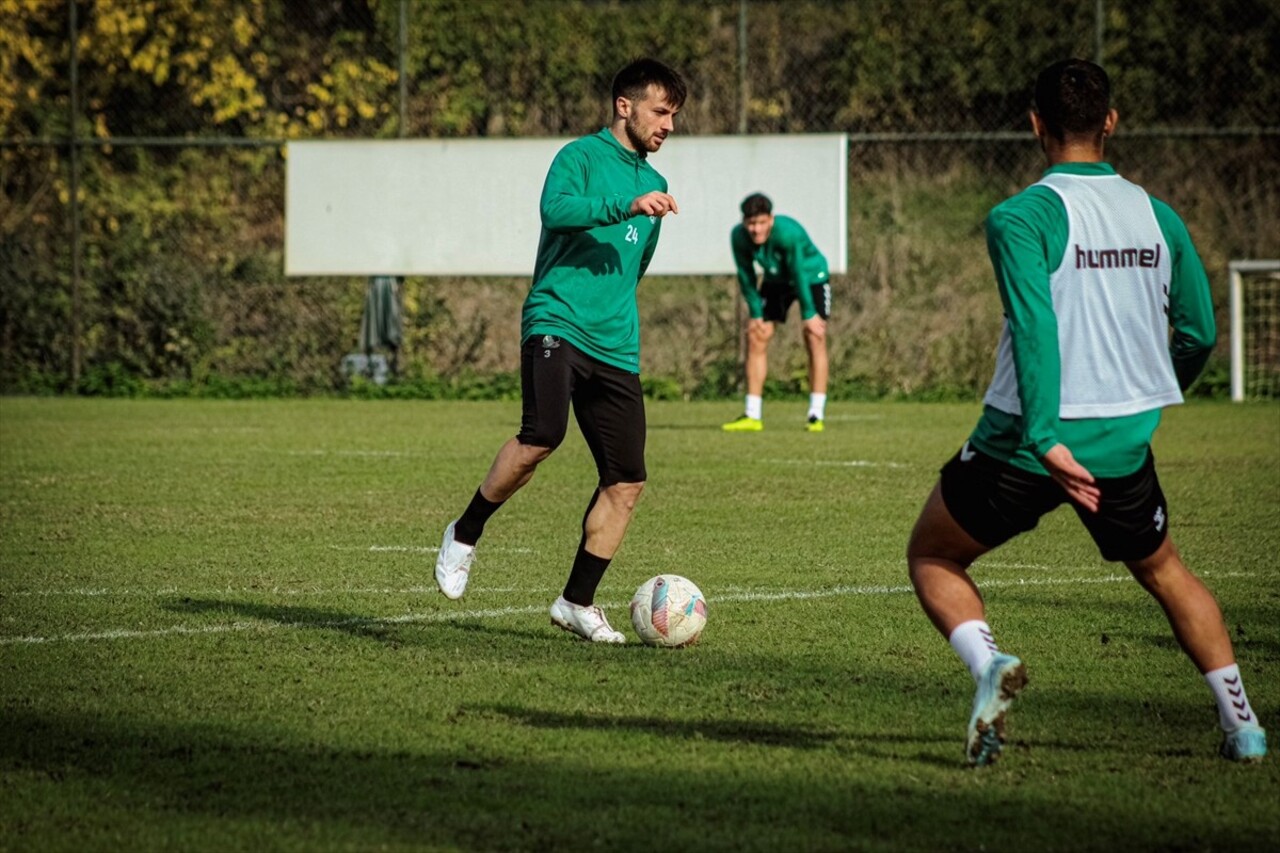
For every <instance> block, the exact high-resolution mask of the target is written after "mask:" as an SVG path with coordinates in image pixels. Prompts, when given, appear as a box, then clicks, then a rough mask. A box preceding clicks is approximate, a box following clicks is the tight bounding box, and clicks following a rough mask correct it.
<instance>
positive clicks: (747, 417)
mask: <svg viewBox="0 0 1280 853" xmlns="http://www.w3.org/2000/svg"><path fill="white" fill-rule="evenodd" d="M773 331H774V324H773V323H771V322H769V321H768V320H761V319H752V320H748V321H747V332H746V335H747V365H746V367H747V401H746V411H745V412H744V413H743V415H742V416H741V417H739V418H738V419H736V420H732V421H729V422H728V423H727V424H725V425H724V427H723V429H724V431H725V432H759V431H760V430H762V429H764V420H763V416H762V405H763V404H762V398H763V396H764V380H765V377H766V376H768V374H769V341H771V340H772V339H773Z"/></svg>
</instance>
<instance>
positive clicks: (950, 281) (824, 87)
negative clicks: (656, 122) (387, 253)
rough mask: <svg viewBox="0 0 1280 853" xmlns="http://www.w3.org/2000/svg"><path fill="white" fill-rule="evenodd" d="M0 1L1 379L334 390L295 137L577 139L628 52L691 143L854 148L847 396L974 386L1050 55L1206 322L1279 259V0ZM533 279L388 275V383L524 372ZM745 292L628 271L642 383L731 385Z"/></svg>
mask: <svg viewBox="0 0 1280 853" xmlns="http://www.w3.org/2000/svg"><path fill="white" fill-rule="evenodd" d="M0 11H2V12H3V14H0V391H4V392H38V391H46V390H53V391H58V390H77V391H81V392H88V393H122V392H134V391H139V390H146V391H147V392H149V393H164V392H170V393H227V394H232V393H275V392H280V391H302V392H317V391H327V390H332V389H335V388H342V387H346V386H347V383H348V382H349V380H348V378H347V377H344V376H343V374H342V372H341V367H340V365H341V364H342V359H343V356H344V355H345V354H347V353H348V352H350V351H351V350H353V349H354V348H355V347H356V345H357V336H358V332H359V327H360V311H361V306H362V301H363V296H364V289H365V281H364V280H356V279H352V278H286V277H285V276H284V275H283V262H282V255H283V233H284V228H283V207H284V205H283V199H284V157H285V151H286V148H285V146H286V143H287V141H288V140H290V139H302V138H307V139H310V138H335V137H342V138H394V137H401V136H405V137H463V136H466V137H471V136H487V137H504V136H505V137H509V136H566V137H568V136H577V135H581V134H584V133H589V132H592V131H594V130H595V129H597V128H599V127H600V126H601V125H602V124H603V123H605V121H606V120H607V118H608V109H609V105H608V97H607V92H608V86H609V81H610V78H611V76H612V74H613V72H614V71H615V70H616V69H617V67H619V66H620V65H622V64H623V63H625V62H626V61H627V60H629V59H631V58H633V57H635V56H639V55H653V56H657V57H659V58H662V59H663V60H664V61H666V62H668V63H669V64H671V65H673V66H675V67H677V68H678V69H680V70H681V71H682V73H684V74H685V76H686V78H687V79H688V81H689V84H690V99H689V101H688V103H687V105H686V108H685V110H684V111H683V112H682V113H681V115H680V116H679V118H678V130H679V132H681V133H689V134H726V133H766V132H767V133H810V132H833V131H834V132H843V133H847V134H848V135H849V139H850V146H849V164H848V167H849V168H848V174H849V181H850V184H849V199H850V211H849V214H850V215H849V223H850V235H849V247H850V269H849V272H848V274H847V275H844V276H840V277H838V278H837V280H836V281H835V282H834V289H835V295H834V305H833V318H832V322H831V326H830V338H831V350H832V351H831V360H832V379H833V381H832V395H833V396H836V397H839V396H849V395H855V394H881V393H911V394H922V393H941V392H947V393H954V392H961V393H967V392H972V391H973V390H975V389H977V388H980V387H981V386H982V385H983V384H984V382H985V380H986V379H987V378H988V375H989V371H990V365H991V353H992V349H993V345H994V341H995V338H996V335H997V330H998V326H999V319H1000V309H999V302H998V299H997V298H996V295H995V291H994V287H993V285H992V284H991V279H990V272H989V268H988V263H987V260H986V254H985V247H984V244H983V239H982V232H981V223H982V220H983V218H984V216H985V214H986V211H987V210H988V209H989V208H990V207H991V205H993V204H994V203H996V202H998V201H999V200H1001V199H1002V198H1004V197H1006V196H1007V195H1008V194H1010V193H1012V192H1015V191H1016V190H1018V189H1020V188H1021V187H1022V186H1025V185H1026V184H1028V183H1030V182H1032V181H1034V180H1035V179H1036V177H1037V176H1038V175H1039V173H1040V170H1041V169H1042V166H1043V163H1042V159H1041V155H1040V152H1039V150H1038V148H1037V147H1036V145H1035V142H1034V140H1033V139H1032V138H1031V137H1030V136H1029V134H1028V132H1027V127H1026V112H1027V108H1028V106H1029V104H1030V85H1031V82H1032V80H1033V78H1034V75H1035V72H1036V71H1037V70H1038V69H1039V68H1040V67H1042V66H1043V65H1046V64H1048V63H1049V62H1051V61H1053V60H1056V59H1059V58H1062V57H1065V56H1069V55H1075V56H1083V57H1086V58H1092V59H1097V60H1099V61H1100V62H1101V63H1102V64H1103V65H1104V66H1105V67H1106V68H1107V69H1108V71H1109V72H1110V73H1111V75H1112V80H1113V89H1114V93H1115V94H1114V100H1115V105H1116V106H1117V108H1118V109H1119V110H1120V112H1121V121H1122V124H1121V131H1120V133H1118V134H1117V136H1116V137H1115V138H1114V139H1113V140H1112V141H1111V144H1110V149H1109V154H1110V156H1111V159H1112V162H1114V163H1115V164H1116V165H1117V167H1118V168H1119V169H1120V170H1121V171H1122V173H1124V174H1126V176H1128V177H1130V178H1132V179H1134V180H1137V181H1139V182H1140V183H1143V184H1144V185H1145V186H1146V187H1147V188H1148V189H1149V190H1150V191H1152V192H1153V193H1154V194H1156V195H1158V196H1160V197H1162V198H1164V199H1166V200H1168V201H1169V202H1171V203H1172V204H1173V205H1174V207H1175V209H1177V210H1179V212H1180V213H1181V214H1182V215H1183V218H1184V219H1185V220H1186V221H1187V223H1188V225H1189V227H1190V230H1191V232H1192V235H1193V236H1194V237H1195V239H1196V241H1197V244H1198V246H1199V248H1200V250H1201V254H1202V256H1203V259H1204V261H1205V264H1206V266H1207V267H1208V269H1209V272H1210V276H1211V278H1212V280H1213V283H1214V287H1215V300H1216V302H1217V303H1218V304H1219V306H1220V307H1221V310H1220V313H1219V320H1220V326H1221V327H1222V328H1224V329H1225V322H1226V320H1227V315H1226V310H1225V306H1226V267H1227V262H1228V260H1230V259H1232V258H1250V257H1276V256H1278V255H1280V122H1277V118H1276V115H1277V114H1276V105H1277V104H1280V74H1277V73H1276V70H1277V69H1278V68H1280V50H1278V49H1277V45H1280V13H1278V11H1277V4H1276V3H1275V2H1274V0H1199V1H1198V2H1194V3H1193V2H1188V0H1095V2H1078V3H1066V4H1044V3H1038V2H1033V0H931V2H925V0H905V2H902V0H898V2H888V0H851V1H850V2H822V0H789V2H765V0H704V1H703V2H693V1H692V0H685V2H681V0H600V1H599V2H596V1H595V0H526V2H522V3H520V2H502V0H319V1H318V2H315V1H313V0H24V1H23V2H16V0H7V2H6V0H0ZM673 144H678V139H677V140H674V141H673ZM501 203H502V201H501V200H500V199H495V204H496V205H497V204H501ZM783 212H785V211H783ZM733 224H734V223H732V222H726V223H725V233H726V241H725V242H726V247H725V249H726V253H727V252H728V239H727V235H728V231H729V228H730V227H731V226H732V225H733ZM534 249H535V247H533V246H530V247H529V256H530V266H531V267H532V259H533V254H534ZM659 251H661V249H659ZM526 288H527V280H525V279H492V278H490V279H476V278H410V279H408V280H407V281H406V282H404V286H403V289H402V298H403V300H404V310H405V341H404V346H403V349H402V351H401V354H400V366H401V377H400V382H399V384H398V387H399V388H400V389H402V392H403V393H414V394H439V395H446V394H449V395H460V394H461V395H465V394H477V395H491V394H494V393H514V392H515V390H516V389H517V385H518V383H517V382H516V379H515V372H516V369H517V365H518V333H519V332H518V330H519V305H520V303H521V301H522V300H523V297H524V293H525V290H526ZM736 290H737V288H736V284H735V282H734V281H733V280H732V279H731V278H730V277H727V276H725V277H709V278H708V277H704V278H691V279H674V278H653V279H650V280H647V281H646V282H645V283H644V284H643V285H642V287H641V295H640V304H641V312H642V322H643V324H644V326H643V328H644V346H645V353H644V362H643V367H644V374H645V376H646V377H647V382H648V387H649V390H650V391H651V393H654V394H658V395H672V396H675V395H686V396H690V395H692V396H714V395H721V394H726V393H730V392H732V391H735V390H736V388H737V387H738V384H739V383H740V370H739V312H738V310H737V298H738V297H737V295H736ZM788 332H790V333H791V334H794V333H795V331H794V330H786V329H784V330H783V337H785V336H786V335H787V334H788ZM1222 337H1223V338H1224V339H1225V337H1226V336H1225V334H1224V335H1223V336H1222ZM772 350H773V352H772V353H771V357H772V358H774V359H776V363H775V364H774V366H773V369H772V370H771V376H773V377H777V379H776V380H774V382H775V383H776V385H775V387H773V388H772V389H771V391H773V392H779V391H785V390H788V389H790V388H799V387H801V384H802V383H801V379H800V378H801V377H802V376H803V367H804V365H803V352H802V348H801V347H799V346H791V347H787V346H775V347H773V348H772ZM1219 361H1220V363H1221V364H1222V365H1224V366H1222V367H1221V368H1214V369H1213V370H1211V371H1210V375H1209V377H1208V378H1209V380H1210V384H1213V383H1217V384H1218V385H1221V386H1223V387H1225V384H1226V368H1225V350H1224V358H1223V359H1221V360H1219ZM384 392H388V391H386V389H384Z"/></svg>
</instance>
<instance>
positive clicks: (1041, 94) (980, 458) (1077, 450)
mask: <svg viewBox="0 0 1280 853" xmlns="http://www.w3.org/2000/svg"><path fill="white" fill-rule="evenodd" d="M1035 100H1036V108H1035V111H1034V112H1033V113H1032V115H1031V125H1032V130H1033V131H1034V132H1035V134H1036V136H1037V137H1038V138H1039V140H1040V144H1041V147H1042V148H1043V149H1044V151H1045V154H1046V157H1047V158H1048V162H1049V169H1048V171H1047V172H1046V173H1045V175H1044V177H1043V178H1042V179H1041V180H1040V181H1039V182H1038V183H1037V184H1035V185H1034V186H1031V187H1029V188H1027V189H1026V190H1024V191H1023V192H1021V193H1019V194H1018V195H1016V196H1014V197H1013V198H1011V199H1009V200H1007V201H1005V202H1003V203H1002V204H1000V205H998V206H996V207H995V208H994V209H993V210H992V211H991V214H990V215H989V217H988V219H987V223H986V229H987V246H988V252H989V254H990V256H991V263H992V266H993V268H994V270H995V276H996V283H997V285H998V287H999V290H1000V298H1001V301H1002V303H1003V306H1004V311H1005V325H1004V330H1003V333H1002V334H1001V338H1000V343H999V347H998V349H997V354H996V368H995V375H994V376H993V378H992V381H991V385H990V387H989V388H988V390H987V393H986V397H985V399H984V401H983V402H984V406H983V413H982V417H981V419H980V420H979V422H978V426H977V428H976V429H975V430H974V431H973V433H972V434H971V435H970V437H969V440H968V441H966V442H965V444H964V446H963V447H962V448H961V450H960V451H959V453H957V454H956V455H955V456H954V457H953V458H952V459H951V460H950V461H949V462H948V463H947V464H946V465H945V466H944V467H943V469H942V475H941V477H940V479H939V481H938V484H937V485H936V486H935V487H934V489H933V492H932V493H931V494H930V496H929V499H928V501H927V502H926V503H925V506H924V509H923V510H922V511H921V513H920V517H919V520H918V521H917V522H916V526H915V529H914V531H913V532H912V534H911V540H910V543H909V544H908V546H907V562H908V566H909V569H910V574H911V582H912V585H913V586H914V588H915V591H916V595H917V597H918V598H919V600H920V604H921V606H922V607H923V608H924V611H925V613H926V614H927V615H928V616H929V618H930V620H931V621H932V622H933V624H934V626H935V627H937V628H938V630H939V631H941V632H942V634H943V636H945V637H947V638H948V640H949V641H950V643H951V645H952V647H953V648H954V649H955V651H956V652H957V654H959V656H960V658H961V659H962V660H963V661H964V662H965V664H966V665H967V666H968V668H969V670H970V672H971V674H972V675H973V677H974V679H975V680H976V681H977V683H978V686H977V692H976V695H975V697H974V703H973V710H972V713H971V715H970V719H969V728H968V735H967V740H966V756H967V758H968V760H969V762H970V763H972V764H975V765H983V764H989V763H991V762H992V761H994V760H995V759H996V758H997V757H998V755H999V753H1000V750H1001V747H1002V745H1003V742H1004V724H1005V715H1006V713H1007V711H1008V708H1009V706H1010V704H1011V702H1012V700H1013V699H1014V698H1015V697H1016V696H1017V694H1018V692H1019V691H1020V690H1021V689H1022V687H1023V686H1024V685H1025V683H1026V681H1027V674H1026V668H1025V667H1024V665H1023V663H1022V661H1021V660H1019V659H1018V658H1017V657H1015V656H1013V655H1010V654H1004V653H1002V652H1000V650H999V648H998V647H997V645H996V642H995V639H994V636H993V634H992V632H991V628H990V626H988V624H987V622H986V615H985V609H984V605H983V600H982V596H981V595H980V594H979V592H978V589H977V587H976V586H975V585H974V582H973V580H972V579H971V578H970V577H969V574H968V568H969V566H970V565H971V564H972V563H973V561H974V560H976V559H977V558H978V557H979V556H981V555H982V554H984V553H986V552H987V551H990V550H991V549H993V548H995V547H997V546H999V545H1001V544H1002V543H1004V542H1006V541H1008V540H1009V539H1011V538H1013V537H1014V536H1017V535H1019V534H1021V533H1024V532H1026V531H1029V530H1031V529H1032V528H1034V527H1035V526H1036V524H1037V523H1038V522H1039V519H1040V518H1041V516H1043V515H1044V514H1045V513H1047V512H1049V511H1051V510H1053V509H1054V508H1056V507H1057V506H1059V505H1061V504H1062V503H1070V504H1071V506H1072V508H1073V509H1074V510H1075V512H1076V514H1077V515H1078V516H1079V517H1080V520H1081V521H1082V522H1083V523H1084V525H1085V527H1086V528H1087V529H1088V531H1089V533H1090V535H1091V536H1092V537H1093V539H1094V541H1095V542H1096V543H1097V545H1098V547H1099V550H1100V551H1101V553H1102V556H1103V557H1104V558H1105V559H1107V560H1115V561H1122V562H1124V564H1125V566H1126V567H1127V568H1128V569H1129V571H1130V572H1131V573H1132V574H1133V576H1134V578H1135V579H1136V580H1137V581H1138V583H1140V584H1141V585H1142V587H1143V588H1144V589H1146V590H1147V592H1149V593H1150V594H1151V595H1152V596H1153V597H1154V598H1155V599H1156V600H1157V601H1158V602H1159V604H1160V606H1161V607H1162V608H1163V609H1164V612H1165V614H1166V616H1167V617H1168V619H1169V623H1170V625H1171V627H1172V628H1173V633H1174V636H1175V637H1176V638H1177V640H1178V643H1179V644H1180V645H1181V647H1182V649H1183V650H1184V651H1185V652H1186V654H1187V655H1188V657H1190V658H1191V660H1192V662H1193V663H1194V664H1195V665H1196V667H1197V668H1198V669H1199V670H1200V672H1201V673H1202V674H1203V675H1204V678H1205V680H1206V681H1207V682H1208V684H1209V686H1210V689H1211V690H1212V691H1213V694H1214V697H1215V699H1216V700H1217V703H1218V711H1219V723H1220V725H1221V727H1222V729H1223V740H1222V746H1221V749H1220V753H1221V754H1222V756H1223V757H1225V758H1228V759H1232V760H1236V761H1256V760H1259V759H1261V758H1262V757H1263V756H1264V755H1265V754H1266V751H1267V744H1266V733H1265V732H1264V731H1263V729H1262V728H1261V726H1260V725H1259V724H1258V719H1257V717H1256V715H1255V714H1254V713H1253V709H1252V708H1251V707H1250V705H1249V700H1248V698H1247V696H1246V695H1245V692H1244V684H1243V682H1242V680H1241V677H1240V671H1239V668H1238V667H1237V666H1236V662H1235V654H1234V651H1233V649H1232V646H1231V639H1230V637H1229V635H1228V634H1227V630H1226V626H1225V624H1224V623H1223V619H1222V613H1221V611H1220V610H1219V608H1218V604H1217V602H1216V601H1215V600H1214V598H1213V595H1212V594H1211V593H1210V592H1209V590H1208V589H1207V588H1206V587H1205V586H1204V584H1202V583H1201V582H1200V581H1199V580H1198V579H1197V578H1196V577H1195V576H1194V575H1193V574H1191V572H1190V571H1188V569H1187V567H1186V566H1185V565H1184V564H1183V562H1182V559H1181V558H1180V557H1179V555H1178V551H1177V549H1176V548H1175V547H1174V544H1173V540H1172V539H1171V538H1170V537H1169V512H1168V507H1167V504H1166V502H1165V497H1164V494H1163V492H1162V491H1161V489H1160V482H1159V479H1158V478H1157V476H1156V470H1155V460H1154V458H1153V456H1152V454H1151V445H1150V441H1151V436H1152V434H1153V433H1154V432H1155V429H1156V427H1157V425H1158V424H1159V423H1160V413H1161V410H1162V409H1163V407H1164V406H1167V405H1173V404H1176V403H1180V402H1182V391H1183V390H1184V389H1186V388H1187V387H1188V386H1190V384H1191V383H1192V382H1193V381H1194V380H1195V378H1196V377H1197V376H1198V375H1199V373H1200V371H1201V370H1202V369H1203V367H1204V364H1205V361H1206V360H1207V358H1208V355H1209V352H1210V350H1211V348H1212V347H1213V344H1214V339H1215V336H1216V331H1215V328H1214V320H1213V306H1212V303H1211V300H1210V295H1209V283H1208V279H1207V278H1206V276H1205V272H1204V267H1203V266H1202V265H1201V263H1200V259H1199V257H1198V256H1197V254H1196V250H1195V246H1194V245H1193V244H1192V242H1191V238H1190V236H1189V235H1188V233H1187V229H1186V226H1185V225H1184V224H1183V222H1182V220H1181V219H1179V218H1178V216H1177V214H1176V213H1174V212H1173V210H1172V209H1171V208H1170V207H1169V206H1168V205H1166V204H1164V203H1163V202H1160V201H1159V200H1157V199H1154V198H1151V197H1150V196H1148V195H1147V193H1146V191H1145V190H1143V189H1142V188H1141V187H1139V186H1137V185H1135V184H1132V183H1130V182H1129V181H1126V180H1125V179H1123V178H1121V177H1120V176H1119V175H1117V174H1116V172H1115V170H1114V169H1113V168H1112V167H1111V166H1110V165H1109V164H1107V163H1106V162H1104V161H1103V143H1104V140H1105V138H1106V137H1107V136H1109V135H1111V133H1112V132H1114V130H1115V126H1116V120H1117V115H1116V112H1115V110H1113V109H1111V108H1110V83H1109V81H1108V79H1107V75H1106V72H1104V71H1103V70H1102V69H1101V68H1100V67H1098V66H1097V65H1094V64H1093V63H1091V62H1085V61H1083V60H1078V59H1072V60H1065V61H1063V62H1058V63H1055V64H1054V65H1052V66H1050V67H1049V68H1047V69H1045V70H1044V71H1043V72H1041V74H1040V76H1039V77H1038V79H1037V81H1036V91H1035ZM1170 327H1172V329H1173V336H1172V339H1170V337H1169V329H1170Z"/></svg>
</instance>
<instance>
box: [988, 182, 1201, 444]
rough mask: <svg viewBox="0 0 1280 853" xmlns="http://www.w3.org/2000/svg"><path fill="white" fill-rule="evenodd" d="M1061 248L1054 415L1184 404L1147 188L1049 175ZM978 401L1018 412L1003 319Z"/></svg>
mask: <svg viewBox="0 0 1280 853" xmlns="http://www.w3.org/2000/svg"><path fill="white" fill-rule="evenodd" d="M1038 185H1039V186H1045V187H1048V188H1049V189H1051V190H1053V191H1054V192H1055V193H1057V194H1058V196H1059V197H1060V198H1061V199H1062V202H1063V204H1064V205H1065V206H1066V209H1067V249H1066V253H1065V254H1064V255H1063V258H1062V262H1061V263H1060V264H1059V265H1058V268H1057V270H1056V271H1055V272H1053V273H1052V274H1051V275H1050V277H1049V289H1050V293H1051V295H1052V297H1053V311H1054V314H1055V315H1056V316H1057V319H1058V354H1059V357H1060V359H1061V364H1062V379H1061V404H1060V407H1059V411H1058V414H1059V417H1061V418H1063V419H1073V418H1106V417H1118V416H1122V415H1133V414H1137V413H1139V412H1146V411H1150V410H1151V409H1157V408H1162V407H1164V406H1168V405H1172V404H1175V403H1181V402H1182V392H1181V391H1180V390H1179V389H1178V380H1177V377H1176V376H1175V375H1174V372H1173V361H1172V359H1171V357H1170V355H1169V316H1168V315H1169V281H1170V276H1171V272H1170V271H1171V264H1170V260H1169V247H1168V245H1167V244H1166V243H1165V240H1164V235H1163V233H1161V231H1160V225H1159V223H1158V222H1157V221H1156V215H1155V211H1154V210H1153V209H1152V207H1151V199H1150V198H1149V197H1148V196H1147V192H1146V190H1144V189H1143V188H1142V187H1140V186H1138V185H1137V184H1133V183H1130V182H1129V181H1126V180H1125V179H1124V178H1122V177H1120V176H1119V175H1096V176H1084V175H1068V174H1063V173H1054V174H1050V175H1046V176H1045V177H1044V178H1043V179H1041V180H1040V182H1039V184H1038ZM984 402H985V403H987V404H988V405H990V406H993V407H995V408H997V409H1000V410H1001V411H1004V412H1009V413H1010V414H1015V415H1020V414H1022V405H1021V403H1020V401H1019V399H1018V380H1017V376H1016V375H1015V373H1014V367H1013V349H1012V343H1011V341H1010V338H1009V324H1008V321H1007V320H1006V321H1005V325H1004V331H1003V332H1002V333H1001V336H1000V344H999V347H998V348H997V350H996V370H995V375H994V376H993V377H992V380H991V385H990V387H989V388H988V389H987V394H986V397H985V398H984Z"/></svg>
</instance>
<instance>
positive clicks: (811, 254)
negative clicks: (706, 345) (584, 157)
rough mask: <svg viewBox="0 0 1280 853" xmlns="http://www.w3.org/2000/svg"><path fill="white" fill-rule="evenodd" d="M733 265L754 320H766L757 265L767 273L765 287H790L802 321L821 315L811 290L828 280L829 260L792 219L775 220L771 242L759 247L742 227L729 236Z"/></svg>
mask: <svg viewBox="0 0 1280 853" xmlns="http://www.w3.org/2000/svg"><path fill="white" fill-rule="evenodd" d="M729 244H730V245H731V246H732V247H733V262H734V264H735V265H736V266H737V267H738V287H739V288H741V289H742V298H743V300H744V301H745V302H746V303H747V310H748V311H749V312H750V314H751V317H752V319H756V320H758V319H760V318H761V317H763V316H764V298H763V297H762V296H761V295H760V289H759V288H758V287H757V286H756V269H755V265H756V264H757V263H758V264H759V265H760V267H761V268H762V269H763V270H764V277H763V284H764V285H770V284H787V285H789V286H790V287H791V288H792V289H793V290H794V291H795V294H796V299H798V300H799V301H800V319H802V320H808V319H809V318H810V317H812V316H814V315H815V314H817V313H818V309H817V307H816V306H815V305H814V304H813V291H812V287H813V285H815V284H822V283H823V282H825V281H826V280H827V277H828V275H829V270H828V268H827V259H826V258H825V257H823V255H822V252H821V251H819V250H818V247H817V246H815V245H814V244H813V241H812V240H811V239H809V233H808V232H807V231H805V230H804V226H803V225H801V224H800V223H799V222H797V221H796V220H794V219H792V218H791V217H790V216H781V215H778V216H774V217H773V230H772V231H770V232H769V239H768V240H765V241H764V243H763V244H762V245H760V246H757V245H755V244H753V243H752V242H751V238H750V237H749V236H747V229H746V228H744V227H743V226H742V225H741V224H739V225H736V226H734V228H733V231H732V232H730V234H729Z"/></svg>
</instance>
